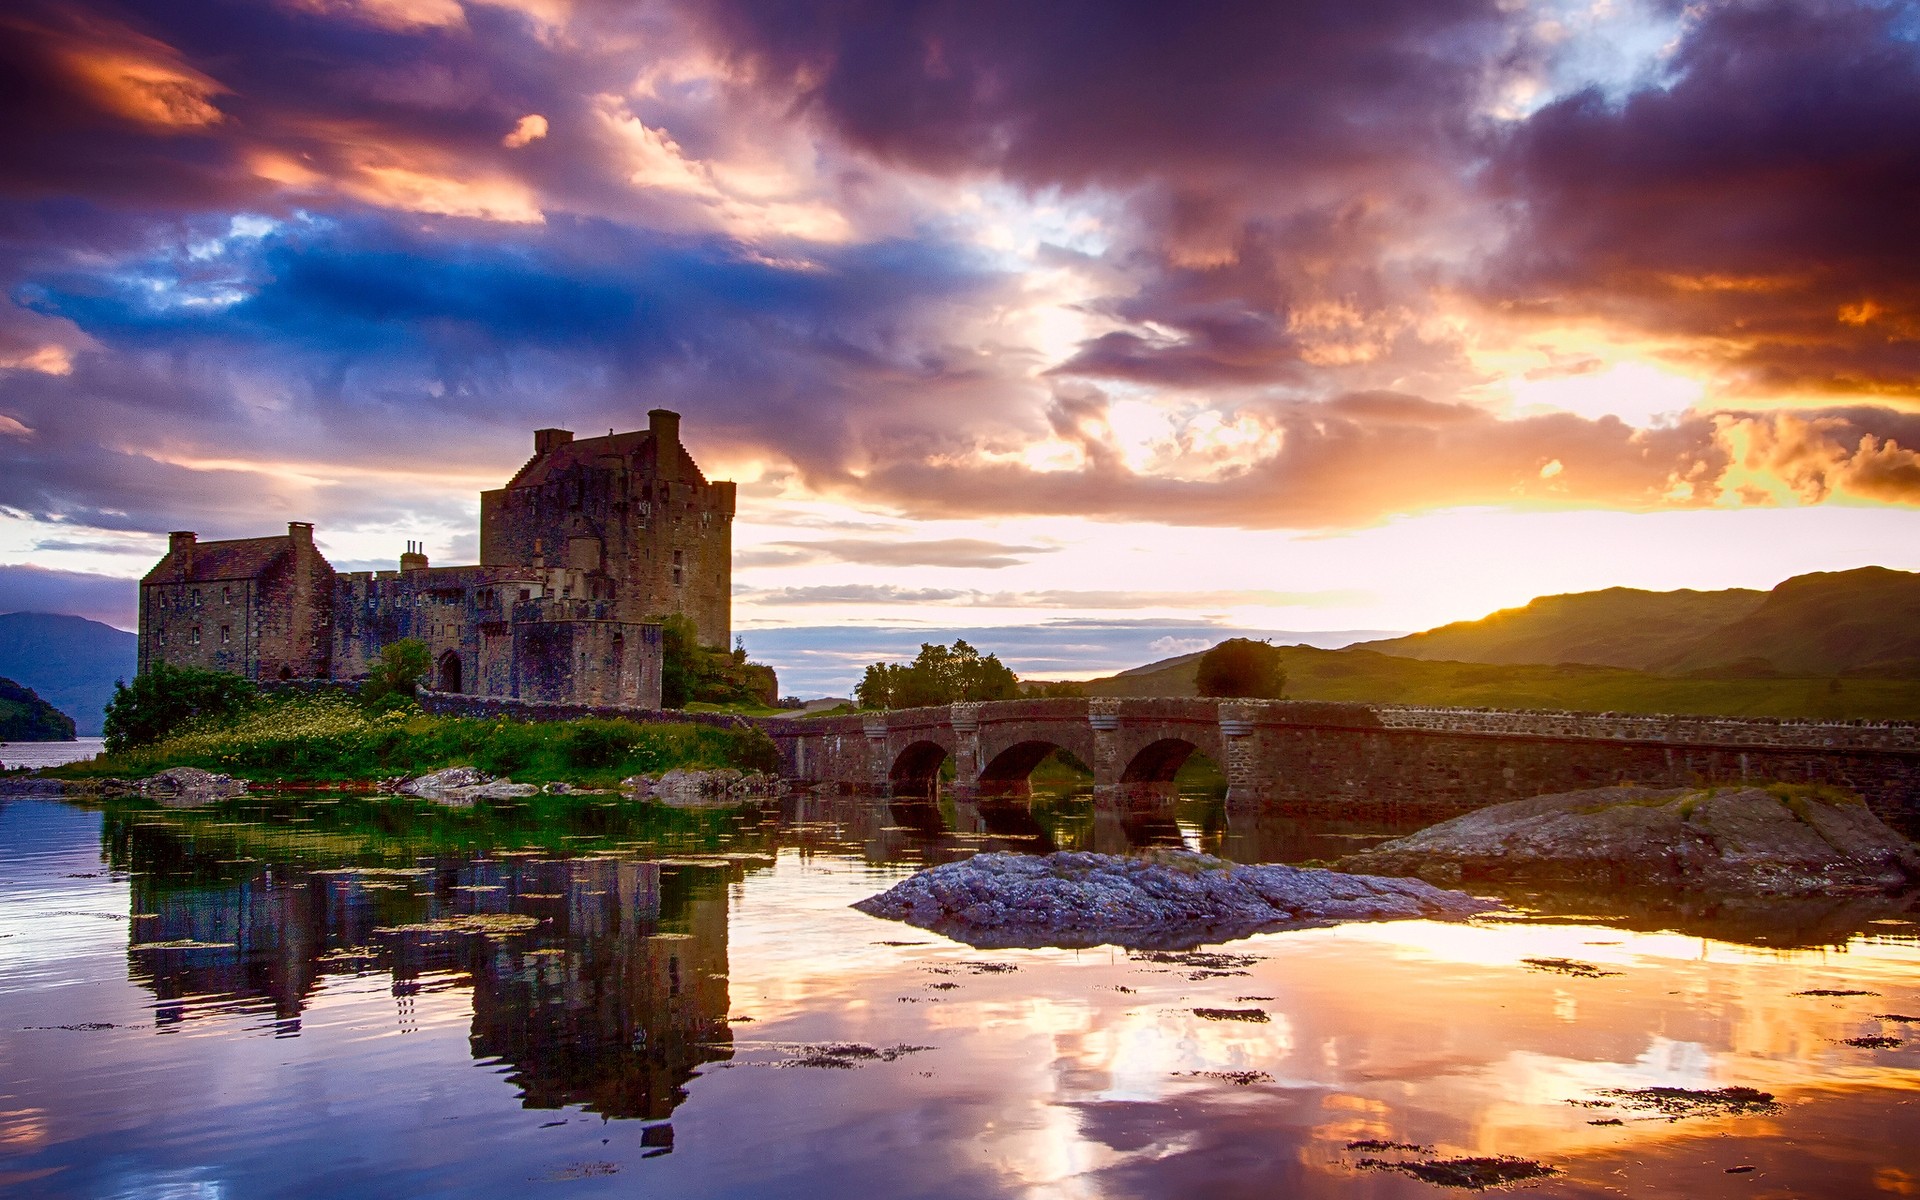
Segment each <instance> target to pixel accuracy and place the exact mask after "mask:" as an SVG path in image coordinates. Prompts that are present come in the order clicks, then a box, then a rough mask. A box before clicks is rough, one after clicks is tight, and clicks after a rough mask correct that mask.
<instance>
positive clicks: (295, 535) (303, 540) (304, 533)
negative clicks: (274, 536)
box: [187, 521, 313, 546]
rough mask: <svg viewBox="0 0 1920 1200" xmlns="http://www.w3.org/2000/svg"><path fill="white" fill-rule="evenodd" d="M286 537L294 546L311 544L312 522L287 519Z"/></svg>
mask: <svg viewBox="0 0 1920 1200" xmlns="http://www.w3.org/2000/svg"><path fill="white" fill-rule="evenodd" d="M187 536H189V537H191V536H193V535H192V534H188V535H187ZM287 537H288V538H290V539H292V541H293V544H294V545H296V546H311V545H313V522H312V521H288V522H287Z"/></svg>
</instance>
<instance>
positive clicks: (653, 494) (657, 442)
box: [140, 409, 734, 708]
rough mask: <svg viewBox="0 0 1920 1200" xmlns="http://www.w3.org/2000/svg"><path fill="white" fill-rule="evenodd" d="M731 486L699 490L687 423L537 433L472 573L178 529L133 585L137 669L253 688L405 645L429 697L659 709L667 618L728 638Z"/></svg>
mask: <svg viewBox="0 0 1920 1200" xmlns="http://www.w3.org/2000/svg"><path fill="white" fill-rule="evenodd" d="M733 510H734V485H733V484H732V483H727V482H713V483H709V482H708V481H707V479H706V477H705V476H704V475H702V474H701V473H700V468H699V467H698V466H697V465H696V464H695V463H694V461H693V458H692V457H691V456H690V455H688V453H687V452H686V449H685V448H684V447H682V446H681V444H680V417H679V414H677V413H672V412H668V411H667V410H665V409H654V410H653V411H652V412H649V413H648V414H647V428H646V429H644V430H636V431H634V432H631V433H612V432H609V433H608V435H607V436H606V437H595V438H575V437H574V435H573V434H572V433H571V432H570V431H568V430H565V429H540V430H535V431H534V435H533V457H532V458H530V459H528V460H527V463H526V465H525V466H523V467H521V468H520V470H519V472H518V473H517V474H515V475H514V477H513V478H512V479H511V480H509V481H508V482H507V485H506V486H505V487H502V488H499V489H496V490H494V491H489V492H482V493H481V494H480V564H479V565H478V566H467V567H432V566H429V565H428V564H427V556H426V554H425V553H424V552H423V551H422V550H421V548H420V547H419V546H418V545H417V544H412V543H410V544H409V545H408V546H407V550H406V552H405V553H404V554H402V555H401V556H400V569H399V570H397V571H353V572H338V571H335V570H334V569H333V567H332V565H331V564H329V563H328V562H327V560H326V558H325V557H324V556H323V555H322V554H321V553H320V551H319V550H318V549H317V548H316V547H315V546H314V544H313V526H312V525H310V524H308V523H306V522H302V521H294V522H290V523H289V524H288V526H287V532H286V534H285V535H284V536H279V537H260V538H240V539H236V540H233V541H221V542H202V541H200V540H199V539H198V538H197V537H195V535H194V534H192V533H190V532H179V533H174V534H172V535H171V538H170V544H169V546H168V549H167V554H166V557H164V558H162V559H161V560H160V561H159V563H158V564H156V565H155V566H154V568H153V569H152V570H151V571H149V572H147V574H146V577H145V578H143V579H142V580H141V581H140V669H141V670H143V671H144V670H145V669H146V668H147V667H148V665H149V664H152V663H156V662H162V663H167V664H168V665H171V666H180V667H200V668H203V669H207V670H215V671H230V672H233V673H235V674H240V675H245V676H247V677H248V678H249V679H254V680H261V681H267V680H294V679H337V680H353V679H358V678H364V677H365V676H366V674H367V672H368V668H369V665H370V664H371V663H372V662H373V660H374V659H376V658H377V657H378V656H379V654H380V651H381V649H382V647H385V646H387V645H389V644H391V643H393V642H396V641H399V640H400V639H402V638H415V639H417V640H419V641H421V642H424V643H425V644H426V645H427V647H428V648H429V649H430V650H431V652H432V655H433V668H432V672H431V674H430V676H429V678H428V680H427V683H428V686H430V687H432V688H433V689H434V690H436V691H442V692H462V693H467V694H470V695H480V696H498V697H515V698H519V699H526V700H545V701H555V702H561V703H575V704H596V705H612V704H618V705H636V706H639V707H644V708H656V707H658V706H659V704H660V683H661V666H662V645H661V628H660V625H659V624H658V622H659V620H660V618H662V617H663V616H670V615H684V616H686V617H688V618H690V619H691V620H692V622H693V624H694V628H695V631H696V633H697V635H698V637H699V640H700V642H701V643H702V644H704V645H709V646H725V645H726V644H727V642H728V640H729V639H730V637H731V632H732V631H731V623H732V607H731V604H732V573H733V569H732V554H733Z"/></svg>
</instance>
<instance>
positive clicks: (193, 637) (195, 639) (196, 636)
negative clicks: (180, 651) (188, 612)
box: [187, 625, 200, 646]
mask: <svg viewBox="0 0 1920 1200" xmlns="http://www.w3.org/2000/svg"><path fill="white" fill-rule="evenodd" d="M187 641H189V642H191V643H192V644H194V645H196V646H198V645H199V644H200V627H199V626H198V625H195V626H194V627H193V632H192V633H191V634H189V635H188V636H187Z"/></svg>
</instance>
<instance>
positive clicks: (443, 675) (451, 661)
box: [434, 650, 463, 692]
mask: <svg viewBox="0 0 1920 1200" xmlns="http://www.w3.org/2000/svg"><path fill="white" fill-rule="evenodd" d="M460 682H461V680H460V656H459V655H458V654H456V653H455V652H454V651H452V650H449V651H447V652H446V653H445V654H442V655H441V656H440V677H439V686H438V687H436V688H435V689H434V690H435V691H440V692H458V691H461V690H463V689H462V688H461V686H460Z"/></svg>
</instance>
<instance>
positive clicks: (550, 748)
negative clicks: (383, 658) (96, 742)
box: [52, 695, 777, 786]
mask: <svg viewBox="0 0 1920 1200" xmlns="http://www.w3.org/2000/svg"><path fill="white" fill-rule="evenodd" d="M776 763H777V759H776V757H775V752H774V747H773V743H772V741H771V740H770V739H769V738H767V736H766V735H765V734H762V733H760V732H759V731H757V730H749V731H741V730H731V729H714V728H710V727H708V726H705V725H692V724H688V725H640V724H636V723H634V722H632V721H620V720H584V721H568V722H564V723H547V724H520V723H516V722H512V721H506V720H491V721H484V720H474V719H469V718H460V717H435V716H428V715H426V714H424V713H422V712H420V711H419V710H418V709H411V708H409V709H402V710H399V711H396V712H390V713H383V714H378V715H374V714H370V713H368V712H367V711H366V710H364V709H362V708H361V707H360V706H359V705H358V704H356V703H354V702H353V701H352V700H350V699H347V698H345V697H341V696H327V695H320V696H290V697H285V698H278V699H273V700H268V701H265V702H263V703H262V704H260V705H259V706H258V707H256V708H255V709H253V710H252V711H250V712H248V713H246V714H244V715H242V716H241V717H239V718H237V719H236V720H234V721H232V722H230V723H227V724H224V725H218V726H212V727H200V728H196V729H193V730H190V731H189V732H187V733H184V734H181V735H179V736H176V737H172V738H168V739H167V740H165V741H163V742H160V743H158V744H156V745H152V746H142V747H136V748H134V749H131V750H128V751H125V752H123V753H121V754H117V755H109V756H103V757H101V758H97V759H94V760H93V761H91V762H87V763H77V764H74V765H73V766H69V767H62V768H59V769H57V770H56V771H54V772H52V773H53V774H56V775H60V776H62V777H65V778H87V777H101V776H142V775H150V774H152V773H154V772H155V771H161V770H165V769H166V768H168V767H200V768H202V769H204V770H208V771H219V772H222V773H224V774H228V775H236V776H239V777H240V778H242V779H247V780H252V781H255V782H261V783H267V782H274V783H296V782H298V783H334V782H347V781H360V780H372V779H378V778H381V777H383V776H392V775H418V774H422V773H425V772H427V771H435V770H439V769H440V768H442V767H451V766H471V767H478V768H479V769H480V770H482V771H486V772H488V773H489V774H493V775H506V776H511V777H512V778H513V779H515V780H516V781H519V782H522V783H547V782H553V781H561V780H564V781H566V782H569V783H577V784H582V785H586V786H610V785H612V784H615V783H617V782H619V781H620V780H621V779H623V778H625V777H626V776H629V775H635V774H647V775H657V774H659V773H660V772H662V771H666V770H670V769H672V768H675V767H685V768H716V767H737V768H739V769H741V770H771V769H773V767H774V766H775V765H776Z"/></svg>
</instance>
